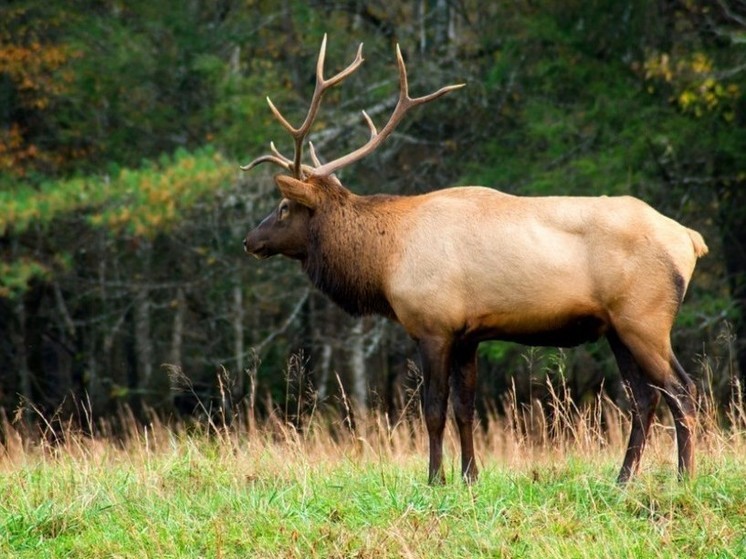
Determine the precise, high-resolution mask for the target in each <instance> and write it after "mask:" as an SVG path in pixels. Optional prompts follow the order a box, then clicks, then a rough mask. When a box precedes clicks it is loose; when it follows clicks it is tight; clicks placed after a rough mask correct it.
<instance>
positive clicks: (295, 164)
mask: <svg viewBox="0 0 746 559" xmlns="http://www.w3.org/2000/svg"><path fill="white" fill-rule="evenodd" d="M325 57H326V33H325V34H324V38H323V39H322V41H321V50H320V51H319V58H318V61H317V62H316V86H315V88H314V90H313V97H312V98H311V106H310V107H309V108H308V114H307V115H306V118H305V120H304V121H303V124H301V125H300V127H299V128H295V127H293V126H292V125H291V124H290V123H289V122H288V121H287V119H286V118H285V117H284V116H282V113H280V111H279V110H277V107H275V105H274V103H272V100H271V99H270V98H269V97H267V103H268V104H269V108H270V110H271V111H272V114H274V115H275V118H277V120H279V121H280V124H282V126H283V127H284V128H285V129H286V130H287V131H288V132H290V135H291V136H292V137H293V143H294V145H295V153H294V155H293V159H292V160H290V159H288V158H287V157H285V156H284V155H282V154H281V153H280V152H279V151H278V150H277V148H276V147H275V145H274V143H271V144H270V149H271V150H272V154H267V155H262V156H261V157H257V158H256V159H254V161H252V162H251V163H249V164H248V165H244V166H242V167H241V169H242V170H243V171H248V170H249V169H251V168H253V167H254V166H256V165H259V164H260V163H266V162H269V163H274V164H276V165H279V166H280V167H283V168H285V169H287V170H288V171H291V172H292V173H293V176H294V177H295V178H297V179H301V178H303V177H302V171H303V167H305V166H304V165H302V164H301V156H302V154H303V141H304V140H305V139H306V136H308V132H309V131H310V130H311V126H312V125H313V121H314V120H315V119H316V113H318V111H319V107H320V106H321V98H322V96H323V95H324V92H325V91H326V90H327V89H329V88H331V87H334V86H335V85H337V84H338V83H339V82H341V81H342V80H343V79H345V78H346V77H347V76H349V75H350V74H352V73H353V72H354V71H355V70H357V69H358V67H359V66H360V65H361V64H362V63H363V44H362V43H360V46H359V47H358V49H357V55H356V56H355V60H353V61H352V63H351V64H350V65H349V66H347V68H345V69H344V70H342V71H341V72H339V73H338V74H336V75H335V76H332V77H331V78H329V79H324V58H325ZM309 169H310V168H309Z"/></svg>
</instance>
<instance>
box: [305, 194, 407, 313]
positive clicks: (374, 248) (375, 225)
mask: <svg viewBox="0 0 746 559" xmlns="http://www.w3.org/2000/svg"><path fill="white" fill-rule="evenodd" d="M392 199H394V197H392V196H359V197H358V196H351V197H349V198H346V199H344V200H342V201H339V200H335V201H334V202H333V203H331V204H329V205H328V206H327V205H325V206H324V207H321V208H319V209H318V211H317V214H316V215H315V216H314V217H312V218H311V230H310V239H309V249H308V258H307V259H306V260H305V261H304V262H303V268H304V269H305V271H306V273H307V274H308V276H309V278H311V281H312V282H313V283H314V285H315V286H316V287H318V288H319V289H320V290H321V291H322V292H323V293H324V294H326V295H327V296H328V297H329V298H330V299H332V301H334V302H335V303H336V304H337V305H339V306H340V307H342V309H344V310H345V311H347V312H348V313H350V314H352V315H354V316H359V315H366V314H381V315H384V316H388V317H391V318H395V315H394V311H393V310H392V309H391V306H390V305H389V302H388V300H387V299H386V295H385V293H384V289H383V286H384V282H383V280H384V274H385V273H386V266H387V263H388V261H389V257H390V256H391V254H392V251H393V250H394V241H395V239H394V237H393V234H394V229H395V227H394V225H395V223H394V221H395V219H396V218H395V216H394V214H393V213H392V212H391V211H390V209H389V208H387V206H388V204H389V203H390V201H391V200H392Z"/></svg>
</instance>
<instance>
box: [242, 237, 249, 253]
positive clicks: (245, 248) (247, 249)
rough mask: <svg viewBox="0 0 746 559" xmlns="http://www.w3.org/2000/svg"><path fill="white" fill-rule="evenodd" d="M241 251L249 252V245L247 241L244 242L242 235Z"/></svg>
mask: <svg viewBox="0 0 746 559" xmlns="http://www.w3.org/2000/svg"><path fill="white" fill-rule="evenodd" d="M243 251H244V252H249V246H248V243H247V242H246V238H245V237H244V240H243Z"/></svg>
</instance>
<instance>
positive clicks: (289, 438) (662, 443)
mask: <svg viewBox="0 0 746 559" xmlns="http://www.w3.org/2000/svg"><path fill="white" fill-rule="evenodd" d="M303 366H304V364H303V360H302V358H298V359H297V360H296V361H293V362H291V363H290V365H289V367H288V374H287V377H288V381H287V382H288V388H289V392H292V391H293V390H294V392H293V393H294V394H295V396H294V397H293V398H292V399H291V398H290V397H289V398H288V400H286V401H285V402H284V403H283V405H273V404H272V403H271V402H270V403H268V404H267V409H269V410H271V411H270V412H269V414H268V415H266V416H265V417H262V418H260V417H257V412H256V403H255V394H256V392H255V376H251V373H249V383H250V394H251V397H250V398H244V399H243V400H242V401H240V402H237V403H236V402H233V401H232V397H231V393H232V392H231V386H232V383H233V382H234V381H232V380H231V379H230V378H229V375H228V373H227V371H225V370H224V369H223V370H222V371H221V374H220V378H219V382H218V386H219V390H220V402H221V404H220V405H219V406H218V409H217V410H216V409H211V407H210V405H208V404H206V403H204V402H201V401H200V402H199V410H200V411H201V415H202V416H203V418H202V420H200V421H190V422H178V423H175V424H168V425H167V424H164V423H163V422H162V421H161V419H160V418H159V417H158V416H157V414H154V413H152V414H150V416H149V420H148V421H147V422H146V423H143V422H141V421H138V420H137V419H136V418H135V416H134V414H133V413H132V412H131V410H129V409H128V408H126V407H125V408H122V409H121V410H120V412H119V413H118V415H117V417H116V418H115V421H113V422H112V421H108V420H106V421H98V422H94V420H93V419H92V414H91V413H90V406H89V405H88V404H87V403H80V404H79V405H80V406H81V408H82V413H81V417H84V418H86V421H87V422H88V424H87V425H85V426H84V427H83V428H81V427H80V426H78V425H75V424H73V423H72V422H63V421H61V419H60V418H45V417H41V416H39V417H38V421H37V422H36V424H35V425H36V427H35V428H33V429H31V428H29V427H28V426H27V424H26V423H24V422H22V421H13V420H11V419H10V418H8V417H6V416H5V415H0V471H2V470H12V469H16V468H17V467H19V466H20V465H22V464H24V463H26V462H28V461H30V460H39V459H41V460H46V459H55V457H61V456H64V457H66V458H77V459H80V460H82V461H86V460H91V461H94V462H100V461H102V460H122V459H126V460H137V461H141V460H142V461H146V460H148V457H150V456H153V455H156V454H163V453H175V452H182V451H183V448H182V446H183V445H185V444H186V445H187V446H188V445H189V444H192V442H193V441H203V442H204V441H208V442H209V444H213V445H215V446H216V447H217V448H218V449H219V454H220V455H222V456H225V457H228V456H232V457H234V458H236V457H243V458H246V459H247V460H248V462H251V461H252V460H253V461H254V462H256V460H264V461H267V460H269V461H270V462H273V463H275V464H276V465H277V468H278V469H282V468H283V467H288V468H292V467H294V465H297V464H298V461H301V462H303V463H306V464H313V463H323V462H333V461H338V460H339V459H340V457H344V458H346V459H349V460H355V461H360V462H361V463H364V462H369V461H381V462H382V461H385V462H390V463H397V462H411V460H412V459H413V458H415V459H417V460H422V462H423V464H424V461H425V460H426V456H427V436H426V429H425V425H424V420H423V418H422V416H421V412H420V395H419V384H418V385H417V386H416V388H414V389H412V390H410V391H409V392H406V393H404V394H402V396H401V398H400V408H401V411H400V412H399V413H398V414H397V416H396V417H390V416H389V415H387V414H385V413H383V412H381V411H368V412H367V413H362V411H361V410H359V409H355V405H354V403H353V402H352V401H351V400H350V399H349V398H348V397H347V395H346V393H345V391H344V388H343V386H342V383H341V381H340V383H339V387H340V388H339V395H338V398H339V404H340V405H339V406H337V408H336V409H331V408H324V409H320V408H319V407H318V405H317V402H316V400H315V395H314V393H313V391H310V390H308V384H307V382H306V381H305V380H304V379H306V375H305V374H304V372H303V370H302V369H303ZM170 374H171V380H172V384H173V386H174V387H175V388H178V389H179V390H182V391H187V392H189V393H191V394H192V395H193V396H194V397H196V396H197V394H196V392H195V391H194V387H193V386H192V385H191V382H190V381H189V379H188V378H187V377H186V376H185V375H184V374H183V373H182V372H181V371H180V370H178V369H176V368H174V369H172V370H171V371H170ZM413 374H416V371H415V372H413ZM294 382H297V383H299V384H298V386H296V387H294V388H293V387H292V386H291V385H292V383H294ZM303 383H305V384H303ZM291 389H292V390H291ZM547 393H548V394H549V397H548V399H546V400H545V401H541V402H540V401H539V400H534V401H532V402H530V403H528V404H525V403H520V402H519V401H518V399H517V397H516V395H515V391H514V390H513V391H511V392H510V394H509V395H508V396H507V397H506V398H505V399H504V401H503V402H502V406H501V407H502V410H503V413H497V412H496V411H495V408H493V409H492V411H488V412H487V413H486V414H485V415H484V416H483V417H482V418H481V419H480V421H479V422H478V423H477V426H476V428H475V430H476V433H475V445H476V449H477V455H478V457H479V459H480V461H481V462H482V463H481V464H479V465H480V466H481V467H482V468H484V467H485V466H486V465H489V464H501V465H504V466H505V467H507V468H512V469H519V470H526V469H531V468H535V467H537V466H541V465H549V464H556V463H559V462H561V461H563V460H565V459H566V457H567V456H568V455H570V456H573V457H575V458H579V459H583V460H589V461H595V462H599V463H617V462H618V463H619V464H621V459H622V456H623V453H624V450H625V447H626V440H627V439H626V438H627V435H628V432H629V417H628V414H627V413H626V412H625V411H623V410H622V409H620V408H619V407H618V406H616V405H615V404H614V402H612V401H611V400H610V399H608V398H607V397H606V396H604V395H599V396H598V397H597V398H596V399H595V400H594V401H592V402H590V403H586V404H584V405H578V404H577V403H576V402H574V401H573V399H572V398H571V397H570V395H569V392H568V391H564V390H563V391H561V392H558V391H557V390H555V389H554V388H553V386H552V385H551V383H548V386H547ZM734 394H738V395H740V394H742V391H741V387H740V386H735V387H734ZM27 415H28V414H27V413H25V412H19V414H18V417H26V416H27ZM699 419H700V425H699V429H698V434H697V439H698V445H697V448H698V453H699V455H700V456H702V455H704V454H721V453H724V452H738V453H741V452H743V451H744V450H746V409H745V408H744V402H743V400H742V399H740V397H736V398H734V401H733V403H732V405H731V406H730V407H729V408H728V409H727V410H726V411H725V412H723V411H722V410H721V409H719V408H718V407H717V406H716V405H715V404H714V402H713V400H712V394H711V393H710V394H708V393H707V392H706V391H705V393H704V394H703V395H701V397H700V413H699ZM453 423H454V422H453V421H449V426H448V428H447V430H446V437H445V449H446V455H447V459H448V460H450V461H451V464H453V468H454V471H455V469H456V466H455V464H456V462H457V458H458V456H459V443H458V436H457V434H456V430H455V428H454V427H453ZM115 424H116V426H117V427H116V428H115V427H114V425H115ZM91 433H93V435H91ZM656 462H657V463H660V462H664V463H670V464H671V465H672V468H673V464H674V463H675V433H674V429H673V423H672V421H671V420H670V415H669V414H668V412H667V411H666V410H665V409H661V410H659V415H658V419H657V421H656V424H655V425H654V427H653V429H652V436H651V441H650V443H649V445H648V447H647V450H646V452H645V455H644V457H643V467H644V465H645V464H646V463H656Z"/></svg>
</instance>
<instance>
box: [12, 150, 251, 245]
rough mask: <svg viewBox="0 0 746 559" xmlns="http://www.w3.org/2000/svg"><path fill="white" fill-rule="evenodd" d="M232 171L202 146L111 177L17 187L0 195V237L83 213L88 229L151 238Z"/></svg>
mask: <svg viewBox="0 0 746 559" xmlns="http://www.w3.org/2000/svg"><path fill="white" fill-rule="evenodd" d="M236 173H237V168H236V166H235V165H234V164H231V163H229V162H228V161H226V160H225V159H224V158H223V157H222V156H221V155H220V154H219V153H217V152H215V151H214V150H212V149H209V148H206V149H202V150H199V151H198V152H196V153H194V154H191V153H187V152H185V151H179V152H177V153H176V154H175V155H174V156H173V158H171V157H168V156H163V157H161V158H160V160H159V161H158V162H157V163H152V162H151V163H147V164H145V165H143V167H141V168H140V169H137V170H129V169H123V170H121V171H119V172H118V173H117V175H116V176H113V177H104V178H99V177H88V178H76V179H71V180H67V181H57V182H51V181H50V182H45V183H43V184H42V185H41V186H40V187H39V188H36V187H34V186H31V185H28V184H18V185H16V187H15V188H14V189H13V190H4V191H0V204H1V205H2V206H3V208H4V210H5V211H4V212H3V213H2V214H0V235H3V234H8V233H12V234H15V235H20V234H22V233H24V232H25V231H26V230H27V229H28V228H29V227H30V226H31V225H34V226H36V227H41V228H43V229H44V228H47V227H49V226H50V224H51V223H52V222H53V221H54V220H55V219H58V218H59V217H60V216H61V215H64V214H71V213H80V212H88V213H89V214H90V215H89V218H88V219H89V223H91V224H92V225H94V226H97V227H98V226H105V227H107V228H108V229H110V230H111V231H113V232H119V231H127V232H128V233H131V234H134V235H137V236H144V237H152V236H154V235H156V234H157V233H158V232H160V231H168V230H169V229H170V228H172V227H173V226H174V225H175V224H177V223H178V219H179V218H180V217H182V212H183V211H184V210H188V209H190V208H191V207H192V205H193V204H194V203H195V202H196V201H197V200H199V199H201V198H203V197H204V196H206V195H208V194H215V192H216V191H217V190H219V189H220V188H221V187H223V186H225V185H226V184H228V183H229V182H230V180H231V179H232V178H233V177H235V175H236Z"/></svg>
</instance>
